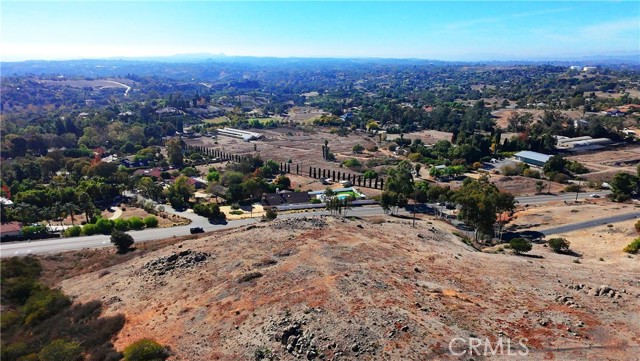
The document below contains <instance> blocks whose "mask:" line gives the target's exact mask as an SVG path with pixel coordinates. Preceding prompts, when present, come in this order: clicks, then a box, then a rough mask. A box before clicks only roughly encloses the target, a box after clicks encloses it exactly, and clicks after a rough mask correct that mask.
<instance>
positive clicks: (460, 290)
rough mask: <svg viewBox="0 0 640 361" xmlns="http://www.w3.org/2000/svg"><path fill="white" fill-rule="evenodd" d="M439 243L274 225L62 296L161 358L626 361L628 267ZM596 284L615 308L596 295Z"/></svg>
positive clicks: (638, 287) (411, 236)
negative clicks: (467, 343) (513, 356)
mask: <svg viewBox="0 0 640 361" xmlns="http://www.w3.org/2000/svg"><path fill="white" fill-rule="evenodd" d="M451 231H452V229H451V228H450V227H449V226H448V225H445V224H443V223H440V222H438V221H435V220H432V221H428V220H424V221H419V222H418V227H417V228H412V227H411V226H410V223H409V221H408V220H402V219H397V218H395V219H394V218H389V217H375V218H372V219H371V220H340V219H333V218H312V219H306V220H304V219H301V220H276V221H275V222H273V223H268V224H261V225H258V226H249V227H248V228H244V229H239V230H229V231H225V232H220V233H216V234H215V236H214V237H205V238H201V239H196V240H189V241H185V242H179V243H176V244H174V245H172V246H168V247H166V248H164V249H161V250H158V251H155V252H152V253H147V254H144V255H141V256H140V257H135V258H132V259H131V260H128V261H127V262H125V263H121V264H117V265H114V266H113V267H110V268H108V269H107V270H103V271H97V272H92V273H88V274H86V275H82V276H78V277H74V278H71V279H68V280H65V281H63V282H62V287H63V289H64V291H65V292H67V293H69V294H71V295H73V296H75V297H77V299H78V300H83V301H87V300H89V299H98V300H102V301H103V302H106V303H105V305H106V311H105V312H106V314H107V315H110V314H114V313H123V314H124V315H125V317H126V324H125V326H124V328H123V329H122V331H121V332H120V334H119V335H118V338H117V339H116V341H115V345H116V348H118V349H122V348H123V347H124V346H125V345H128V344H129V343H131V342H132V341H135V340H137V339H139V338H141V337H151V338H154V339H156V340H158V341H159V342H161V343H163V344H166V345H169V346H170V347H171V349H172V351H173V352H174V356H173V357H172V360H190V361H197V360H255V359H259V360H260V359H265V358H262V357H261V356H260V355H273V356H275V357H276V358H277V359H281V360H292V359H297V358H301V357H302V358H309V357H310V356H309V355H311V358H316V357H322V358H324V359H327V360H330V359H334V360H353V359H358V360H401V359H402V360H468V359H469V356H464V355H462V356H456V355H453V354H451V352H450V351H449V343H450V341H451V340H452V339H453V338H454V337H470V336H471V335H473V336H474V337H480V338H485V337H486V338H489V339H490V340H494V341H495V340H497V338H498V337H499V335H504V337H508V338H509V339H511V340H513V341H512V344H517V342H518V340H520V339H521V338H526V341H523V342H524V344H525V345H526V346H527V347H528V348H529V349H530V350H529V358H530V359H535V360H542V359H549V360H578V359H579V360H629V359H632V357H635V355H637V351H638V347H639V346H638V345H639V342H640V340H639V338H638V335H640V318H639V317H640V316H639V313H638V300H639V299H640V298H639V297H640V282H639V281H638V276H637V270H638V268H637V266H638V263H637V262H638V260H637V259H636V258H637V257H630V258H628V257H619V259H618V261H617V262H613V263H608V262H606V260H605V262H584V263H582V264H575V263H573V262H572V260H573V259H574V257H569V256H565V255H557V254H553V253H551V252H550V251H549V250H548V249H546V248H543V247H542V246H539V245H536V246H535V248H534V250H533V251H532V252H531V253H532V254H533V255H535V256H540V258H534V257H525V256H515V255H512V254H509V253H504V254H489V253H483V252H477V251H475V250H473V249H471V248H470V247H469V246H467V245H465V244H463V243H462V242H461V241H460V240H459V239H458V238H457V237H456V236H453V235H452V234H451ZM399 235H401V236H399ZM617 247H618V245H615V246H614V248H617ZM576 249H577V250H580V249H581V248H580V246H579V245H578V244H576ZM612 252H614V251H612ZM585 253H586V251H585ZM174 254H175V256H171V255H174ZM169 256H171V258H169ZM196 256H197V258H196ZM183 258H184V260H191V261H189V262H187V261H185V262H183ZM168 259H173V260H176V259H177V261H175V263H171V262H169V261H168ZM194 259H198V261H194ZM633 269H635V270H636V271H635V273H634V272H630V270H633ZM582 285H584V287H582ZM600 285H607V287H608V288H611V289H614V290H615V291H613V292H614V293H612V295H613V296H615V297H610V296H609V294H607V295H602V296H596V295H595V289H597V288H598V287H600ZM578 288H579V289H578ZM590 288H591V289H590ZM114 295H117V297H114ZM457 347H460V345H458V346H457ZM454 349H455V345H454ZM455 350H456V351H457V349H455ZM256 355H258V356H260V357H257V358H256ZM320 355H322V356H320ZM480 359H482V358H480ZM491 359H509V357H505V358H500V357H491Z"/></svg>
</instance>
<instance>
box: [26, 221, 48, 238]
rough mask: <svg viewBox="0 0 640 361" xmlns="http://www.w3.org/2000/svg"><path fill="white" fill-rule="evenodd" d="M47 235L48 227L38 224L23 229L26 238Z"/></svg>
mask: <svg viewBox="0 0 640 361" xmlns="http://www.w3.org/2000/svg"><path fill="white" fill-rule="evenodd" d="M46 233H47V227H45V226H43V225H41V224H37V225H35V226H24V227H22V235H23V236H25V237H27V238H28V237H33V236H37V235H41V234H46Z"/></svg>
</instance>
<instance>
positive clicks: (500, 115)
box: [491, 109, 582, 129]
mask: <svg viewBox="0 0 640 361" xmlns="http://www.w3.org/2000/svg"><path fill="white" fill-rule="evenodd" d="M516 113H519V114H522V113H531V114H533V119H534V121H535V120H536V119H537V118H539V117H541V116H542V115H543V114H544V110H541V109H500V110H496V111H494V112H491V114H492V115H493V116H494V117H496V119H495V121H496V125H497V126H498V127H500V128H502V129H507V126H508V125H509V121H508V120H509V117H510V116H511V115H513V114H516ZM560 113H562V114H563V115H565V116H567V117H569V118H571V119H580V118H582V112H581V111H579V110H561V111H560Z"/></svg>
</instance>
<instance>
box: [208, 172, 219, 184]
mask: <svg viewBox="0 0 640 361" xmlns="http://www.w3.org/2000/svg"><path fill="white" fill-rule="evenodd" d="M207 180H208V181H209V182H211V181H215V182H217V181H219V180H220V173H218V171H216V170H215V169H214V170H209V174H207Z"/></svg>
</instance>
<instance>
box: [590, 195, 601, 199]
mask: <svg viewBox="0 0 640 361" xmlns="http://www.w3.org/2000/svg"><path fill="white" fill-rule="evenodd" d="M589 197H591V198H600V195H599V194H592V195H590V196H589Z"/></svg>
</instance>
